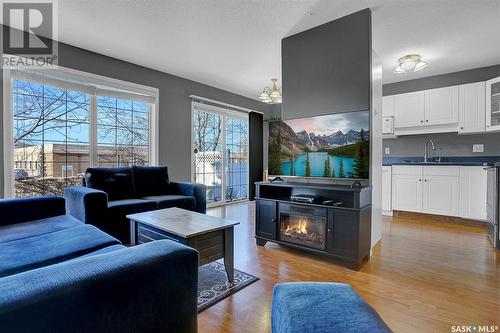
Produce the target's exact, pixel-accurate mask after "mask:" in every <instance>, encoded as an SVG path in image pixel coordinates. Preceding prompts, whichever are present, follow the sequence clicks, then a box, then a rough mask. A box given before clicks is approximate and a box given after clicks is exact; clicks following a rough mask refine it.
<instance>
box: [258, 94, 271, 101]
mask: <svg viewBox="0 0 500 333" xmlns="http://www.w3.org/2000/svg"><path fill="white" fill-rule="evenodd" d="M268 98H269V95H268V94H266V93H265V92H263V93H262V94H260V96H259V99H260V100H261V101H263V102H265V101H266V100H267V99H268Z"/></svg>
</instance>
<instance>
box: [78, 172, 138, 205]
mask: <svg viewBox="0 0 500 333" xmlns="http://www.w3.org/2000/svg"><path fill="white" fill-rule="evenodd" d="M85 183H86V184H87V187H90V188H94V189H97V190H101V191H104V192H106V193H107V194H108V199H109V200H119V199H126V198H133V197H134V196H135V186H134V174H133V171H132V168H88V169H87V170H85Z"/></svg>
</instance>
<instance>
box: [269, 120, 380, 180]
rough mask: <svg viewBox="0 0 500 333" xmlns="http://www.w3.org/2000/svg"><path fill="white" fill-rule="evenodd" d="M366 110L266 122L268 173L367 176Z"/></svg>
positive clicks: (368, 147)
mask: <svg viewBox="0 0 500 333" xmlns="http://www.w3.org/2000/svg"><path fill="white" fill-rule="evenodd" d="M369 124H370V116H369V112H368V111H359V112H349V113H338V114H332V115H326V116H318V117H310V118H300V119H293V120H285V121H271V122H270V123H269V158H268V169H269V174H270V175H273V176H278V175H282V176H299V177H326V178H356V179H368V176H369V161H370V143H369V138H370V133H369Z"/></svg>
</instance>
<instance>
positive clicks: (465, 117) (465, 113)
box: [458, 82, 486, 133]
mask: <svg viewBox="0 0 500 333" xmlns="http://www.w3.org/2000/svg"><path fill="white" fill-rule="evenodd" d="M485 88H486V84H485V83H484V82H475V83H469V84H463V85H461V86H460V87H459V92H458V96H459V103H458V105H459V126H458V132H459V133H481V132H484V131H485V129H486V106H485V102H486V99H485Z"/></svg>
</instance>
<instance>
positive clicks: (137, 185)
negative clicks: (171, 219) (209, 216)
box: [64, 166, 206, 243]
mask: <svg viewBox="0 0 500 333" xmlns="http://www.w3.org/2000/svg"><path fill="white" fill-rule="evenodd" d="M64 197H65V198H66V203H67V210H68V213H69V214H71V215H73V216H74V217H76V218H77V219H78V220H80V221H82V222H84V223H88V224H92V225H95V226H97V227H98V228H99V229H101V230H103V231H105V232H107V233H109V234H110V235H112V236H114V237H116V238H118V239H119V240H121V241H122V242H124V243H129V242H130V226H129V221H128V220H127V218H126V217H125V216H126V215H128V214H134V213H141V212H145V211H150V210H155V209H161V208H170V207H179V208H184V209H188V210H192V211H196V212H199V213H205V212H206V187H205V185H201V184H195V183H178V182H171V181H170V180H169V177H168V169H167V167H165V166H162V167H139V166H134V167H130V168H127V167H123V168H89V169H87V170H86V171H85V178H84V179H83V186H81V187H67V188H66V189H65V190H64Z"/></svg>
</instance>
